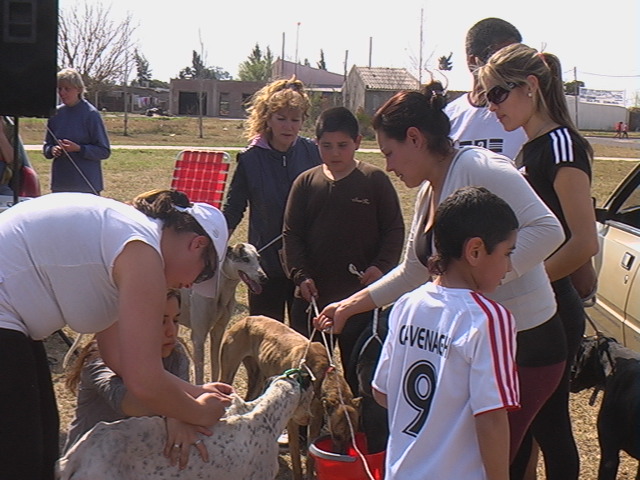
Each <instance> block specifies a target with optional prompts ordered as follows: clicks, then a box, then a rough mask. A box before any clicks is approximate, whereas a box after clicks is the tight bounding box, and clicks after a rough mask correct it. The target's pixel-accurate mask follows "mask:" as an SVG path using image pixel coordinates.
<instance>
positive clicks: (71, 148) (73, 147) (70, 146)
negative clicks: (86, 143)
mask: <svg viewBox="0 0 640 480" xmlns="http://www.w3.org/2000/svg"><path fill="white" fill-rule="evenodd" d="M58 143H59V144H60V147H61V148H62V149H63V150H64V151H65V152H79V151H80V145H78V144H77V143H75V142H72V141H71V140H67V139H66V138H64V139H62V140H60V141H59V142H58Z"/></svg>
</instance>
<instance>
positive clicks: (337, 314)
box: [313, 302, 349, 333]
mask: <svg viewBox="0 0 640 480" xmlns="http://www.w3.org/2000/svg"><path fill="white" fill-rule="evenodd" d="M348 318H349V317H348V316H346V315H345V312H344V306H343V304H342V302H335V303H330V304H329V305H327V306H326V307H324V308H323V309H322V311H321V312H320V315H318V316H317V317H316V318H314V319H313V326H314V327H315V328H316V329H318V330H320V331H324V332H330V333H340V332H342V329H343V328H344V324H345V323H346V322H347V319H348Z"/></svg>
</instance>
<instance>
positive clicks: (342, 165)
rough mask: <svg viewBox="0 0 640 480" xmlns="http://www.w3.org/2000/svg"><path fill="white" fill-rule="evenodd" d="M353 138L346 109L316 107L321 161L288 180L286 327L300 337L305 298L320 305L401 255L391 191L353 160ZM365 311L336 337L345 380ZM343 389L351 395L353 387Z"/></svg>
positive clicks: (367, 317)
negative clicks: (289, 304)
mask: <svg viewBox="0 0 640 480" xmlns="http://www.w3.org/2000/svg"><path fill="white" fill-rule="evenodd" d="M361 140H362V136H361V135H360V127H359V125H358V120H357V119H356V117H355V115H353V113H351V112H350V111H349V110H348V109H347V108H345V107H335V108H330V109H328V110H325V111H324V112H322V114H321V115H320V117H318V121H317V122H316V142H317V143H318V147H319V149H320V156H321V157H322V165H319V166H317V167H314V168H312V169H310V170H307V171H306V172H304V173H302V174H300V175H299V176H298V178H296V180H295V181H294V182H293V186H292V187H291V193H290V194H289V199H288V201H287V207H286V210H285V215H284V260H285V261H284V263H285V268H286V272H287V274H288V275H289V277H290V278H292V279H293V281H294V283H295V284H296V286H297V287H298V288H299V291H300V295H299V298H296V299H295V300H294V304H293V309H292V315H291V326H292V327H293V328H294V329H295V330H297V331H298V332H300V333H302V334H303V335H305V336H307V337H309V336H310V333H311V331H312V327H311V326H310V322H309V321H308V320H309V319H310V318H311V317H313V315H311V317H310V316H309V315H308V314H307V310H308V308H309V304H310V303H311V302H312V300H315V301H316V302H317V307H318V308H320V309H321V308H323V307H324V306H325V305H327V304H329V303H331V302H335V301H337V300H340V299H342V298H344V297H345V296H347V295H351V294H352V293H355V292H357V291H358V290H360V289H361V288H362V287H363V286H366V285H370V284H371V283H373V282H375V281H376V280H378V279H379V278H380V277H382V275H384V274H385V273H387V272H389V271H390V270H391V269H392V268H393V267H395V266H396V265H397V264H398V261H399V260H400V254H401V253H402V244H403V241H404V222H403V219H402V211H401V209H400V201H399V200H398V194H397V193H396V191H395V189H394V188H393V185H392V183H391V180H390V179H389V177H388V176H387V174H386V173H385V172H384V171H383V170H382V169H380V168H378V167H375V166H373V165H369V164H367V163H364V162H361V161H359V160H357V159H356V158H355V153H356V150H357V149H358V148H359V146H360V141H361ZM354 267H355V272H356V274H354V273H353V270H354ZM358 272H361V274H360V276H357V273H358ZM371 314H372V312H365V313H362V314H359V315H358V316H357V317H355V318H353V319H352V320H351V322H349V325H348V326H347V327H346V328H345V329H344V330H343V331H342V333H341V334H340V335H339V337H338V345H339V346H340V357H341V360H342V366H343V369H344V372H345V377H346V378H354V377H355V364H353V363H352V362H351V353H352V350H353V347H354V344H355V342H356V340H357V339H358V337H359V336H360V334H361V333H362V331H363V330H364V329H365V327H366V326H367V325H368V324H369V323H370V322H371V318H372V317H371ZM351 388H352V390H353V393H354V395H358V388H357V385H351Z"/></svg>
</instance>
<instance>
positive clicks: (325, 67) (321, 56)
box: [318, 49, 327, 70]
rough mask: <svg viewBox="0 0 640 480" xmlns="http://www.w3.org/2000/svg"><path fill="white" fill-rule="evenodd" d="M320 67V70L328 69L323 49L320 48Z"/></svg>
mask: <svg viewBox="0 0 640 480" xmlns="http://www.w3.org/2000/svg"><path fill="white" fill-rule="evenodd" d="M318 68H319V69H320V70H326V69H327V64H326V62H325V61H324V52H323V51H322V49H320V61H319V62H318Z"/></svg>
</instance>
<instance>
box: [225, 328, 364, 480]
mask: <svg viewBox="0 0 640 480" xmlns="http://www.w3.org/2000/svg"><path fill="white" fill-rule="evenodd" d="M303 357H304V359H305V361H304V365H306V367H307V368H308V369H309V370H310V371H311V373H312V380H313V390H314V399H313V400H312V402H311V422H310V423H309V436H308V438H309V439H311V440H315V439H316V438H317V437H318V436H319V434H320V429H321V427H322V421H323V419H324V415H323V413H326V415H327V418H328V421H327V423H328V426H329V430H330V433H331V436H332V438H333V441H334V447H335V450H336V451H337V452H344V451H345V450H346V447H347V445H348V443H349V442H350V440H351V430H350V427H349V422H351V425H352V427H353V429H354V431H355V430H356V429H357V422H358V407H359V399H354V398H353V395H352V393H351V389H350V388H349V385H348V384H347V382H346V380H345V379H344V377H343V376H342V375H341V374H340V373H339V372H338V371H337V370H336V369H335V368H334V367H331V366H330V362H329V358H328V354H327V351H326V349H325V348H324V346H323V345H322V344H320V343H318V342H311V344H309V340H308V339H307V338H305V337H304V336H303V335H301V334H299V333H298V332H296V331H295V330H293V329H292V328H290V327H288V326H287V325H285V324H283V323H281V322H279V321H277V320H274V319H272V318H268V317H263V316H253V317H246V318H244V319H242V320H239V321H238V322H236V323H235V324H233V325H232V326H231V327H229V329H228V330H227V332H226V334H225V337H224V341H223V343H222V349H221V352H220V359H221V370H222V372H221V376H220V381H222V382H225V383H231V382H232V381H233V377H234V376H235V373H236V371H237V370H238V367H239V366H240V363H242V364H243V365H244V366H245V368H246V370H247V377H248V388H247V397H246V398H247V399H251V398H253V397H255V395H257V393H258V392H259V391H260V390H261V389H262V388H263V387H262V386H263V383H264V380H265V379H266V378H268V377H270V376H272V375H273V374H274V372H282V371H283V370H286V369H287V368H297V367H299V366H300V364H301V360H302V358H303ZM347 416H348V418H347ZM299 425H301V424H300V423H299V422H296V421H295V420H293V421H291V422H289V425H288V427H287V428H288V430H289V451H290V454H291V464H292V469H293V475H294V478H296V479H300V478H302V466H301V461H300V444H299V438H298V429H299ZM311 471H313V461H312V459H311V456H310V455H309V456H308V457H307V472H311Z"/></svg>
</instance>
